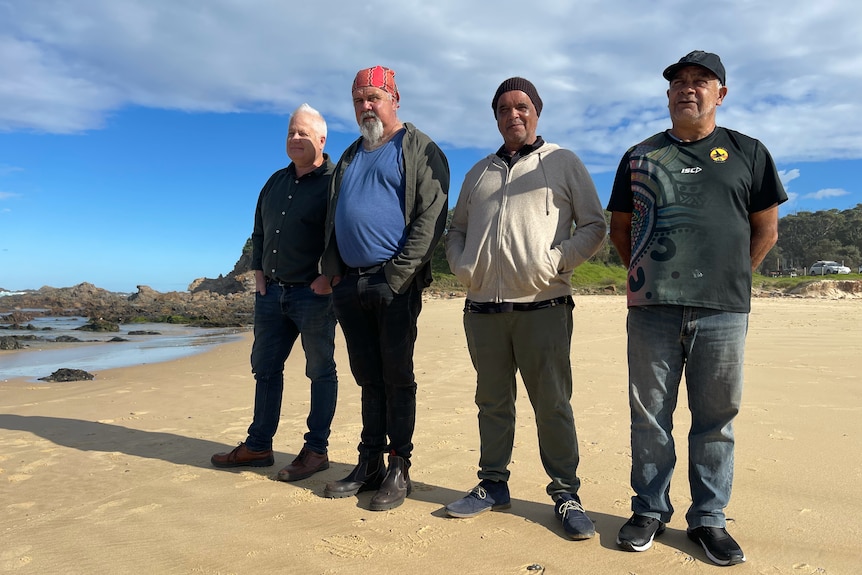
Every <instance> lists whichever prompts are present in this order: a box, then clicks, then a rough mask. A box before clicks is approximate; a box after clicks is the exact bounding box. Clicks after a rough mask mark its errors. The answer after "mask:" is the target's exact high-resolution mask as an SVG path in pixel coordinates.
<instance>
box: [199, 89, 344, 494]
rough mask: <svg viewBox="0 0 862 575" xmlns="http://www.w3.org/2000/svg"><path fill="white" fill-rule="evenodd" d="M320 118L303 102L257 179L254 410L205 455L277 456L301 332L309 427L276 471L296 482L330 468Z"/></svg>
mask: <svg viewBox="0 0 862 575" xmlns="http://www.w3.org/2000/svg"><path fill="white" fill-rule="evenodd" d="M325 143H326V122H325V121H324V119H323V116H321V115H320V113H319V112H318V111H317V110H315V109H314V108H312V107H311V106H309V105H308V104H302V105H301V106H299V107H298V108H297V109H296V111H295V112H294V113H293V114H292V115H291V118H290V123H289V125H288V130H287V143H286V148H287V155H288V157H289V158H290V159H291V162H290V164H289V165H288V166H287V167H286V168H282V169H281V170H278V171H277V172H275V173H274V174H273V175H272V176H271V177H270V178H269V181H267V183H266V185H264V187H263V189H262V190H261V192H260V196H259V197H258V201H257V209H256V210H255V214H254V230H253V232H252V235H251V243H252V253H251V268H252V269H253V270H254V279H255V302H254V344H253V345H252V351H251V367H252V372H253V373H254V377H255V381H256V384H255V398H254V417H253V420H252V423H251V426H250V427H249V428H248V437H247V439H246V440H245V442H243V443H240V444H239V446H238V447H236V448H235V449H234V450H233V451H230V452H226V453H217V454H215V455H213V456H212V460H211V461H212V464H213V465H214V466H216V467H240V466H251V467H268V466H270V465H273V463H275V459H274V457H273V452H272V439H273V436H275V432H276V429H277V428H278V422H279V416H280V414H281V402H282V392H283V389H284V362H285V361H286V360H287V357H288V355H290V351H291V349H292V348H293V344H294V343H295V342H296V339H297V338H298V337H301V338H302V348H303V350H304V351H305V361H306V367H305V373H306V375H307V376H308V378H309V379H310V380H311V408H310V411H309V414H308V418H307V420H306V424H307V425H308V432H307V433H306V434H305V438H304V440H305V441H304V445H303V447H302V449H301V450H300V452H299V454H298V455H297V456H296V458H295V459H294V460H293V462H292V463H290V464H289V465H288V466H286V467H285V468H284V469H282V470H281V471H279V472H278V475H277V477H276V478H277V479H278V480H280V481H297V480H300V479H305V478H307V477H310V476H311V475H313V474H314V473H317V472H318V471H322V470H324V469H328V468H329V458H328V456H327V446H328V440H329V434H330V425H331V423H332V418H333V416H334V415H335V404H336V398H337V395H338V379H337V375H336V370H335V360H334V357H333V356H334V352H335V313H334V311H333V308H332V297H331V294H332V288H331V287H330V285H329V280H328V279H327V278H326V277H325V276H323V275H321V273H320V271H319V269H320V268H319V264H320V257H321V255H322V254H323V246H324V224H325V221H326V203H327V191H328V189H329V182H330V179H331V176H332V172H333V170H334V168H335V165H334V164H333V163H332V162H331V161H330V159H329V155H328V154H325V153H324V152H323V146H324V144H325Z"/></svg>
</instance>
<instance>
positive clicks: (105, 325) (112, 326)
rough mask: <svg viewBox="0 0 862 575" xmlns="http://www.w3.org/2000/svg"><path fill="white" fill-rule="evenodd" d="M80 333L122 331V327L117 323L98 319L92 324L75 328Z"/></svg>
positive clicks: (91, 321)
mask: <svg viewBox="0 0 862 575" xmlns="http://www.w3.org/2000/svg"><path fill="white" fill-rule="evenodd" d="M75 329H76V330H78V331H120V326H119V325H117V324H116V323H115V322H112V321H108V320H106V319H102V318H98V319H91V320H90V323H88V324H86V325H82V326H81V327H76V328H75Z"/></svg>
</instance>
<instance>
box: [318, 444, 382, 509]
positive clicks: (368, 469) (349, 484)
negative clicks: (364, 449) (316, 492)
mask: <svg viewBox="0 0 862 575" xmlns="http://www.w3.org/2000/svg"><path fill="white" fill-rule="evenodd" d="M385 475H386V469H385V468H384V467H383V454H382V453H380V454H378V455H373V456H371V457H363V456H362V455H360V456H359V464H357V466H356V467H354V468H353V471H351V472H350V475H348V476H347V477H345V478H344V479H342V480H340V481H332V482H330V483H327V484H326V487H325V488H324V489H323V496H324V497H331V498H335V499H338V498H341V497H350V496H351V495H356V494H357V493H361V492H363V491H370V490H372V489H377V488H378V487H380V484H381V482H382V481H383V477H384V476H385Z"/></svg>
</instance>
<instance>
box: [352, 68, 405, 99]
mask: <svg viewBox="0 0 862 575" xmlns="http://www.w3.org/2000/svg"><path fill="white" fill-rule="evenodd" d="M366 86H372V87H374V88H380V89H381V90H383V91H384V92H389V93H390V94H392V95H393V96H394V97H395V101H396V102H398V101H400V100H401V96H400V95H399V94H398V86H396V85H395V70H392V69H390V68H384V67H383V66H374V67H373V68H366V69H364V70H360V71H359V72H357V74H356V78H355V79H354V80H353V87H352V88H351V89H350V91H351V92H355V91H356V90H357V89H359V88H365V87H366Z"/></svg>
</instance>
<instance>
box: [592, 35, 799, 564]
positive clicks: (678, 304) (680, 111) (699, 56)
mask: <svg viewBox="0 0 862 575" xmlns="http://www.w3.org/2000/svg"><path fill="white" fill-rule="evenodd" d="M662 75H663V76H664V78H665V80H667V81H668V83H669V87H668V90H667V99H668V110H669V111H670V120H671V128H670V129H669V130H665V131H663V132H660V133H658V134H655V135H653V136H651V137H649V138H648V139H646V140H644V141H643V142H641V143H639V144H637V145H635V146H633V147H631V148H630V149H629V150H628V151H627V152H626V153H625V155H624V156H623V158H622V160H621V161H620V164H619V167H618V169H617V174H616V178H615V180H614V185H613V189H612V191H611V198H610V201H609V203H608V210H609V211H610V212H612V215H611V232H610V237H611V241H612V242H613V244H614V246H615V247H616V249H617V251H618V252H619V254H620V259H621V260H622V261H623V263H624V264H626V265H627V266H628V289H627V299H628V318H627V323H626V325H627V330H628V392H629V405H630V408H631V451H632V470H631V485H632V489H633V490H634V492H635V495H634V496H633V497H632V512H633V514H632V516H631V518H630V519H629V520H628V521H627V522H626V523H625V524H624V525H623V526H622V528H621V529H620V531H619V535H618V536H617V544H618V545H619V546H620V547H622V548H623V549H625V550H627V551H646V550H647V549H649V548H650V547H651V546H652V544H653V539H654V538H655V537H657V536H659V535H661V534H662V533H663V532H664V530H665V525H666V524H667V523H668V521H670V519H671V516H672V515H673V512H674V508H673V505H672V504H671V498H670V484H671V477H672V475H673V471H674V467H675V465H676V453H675V449H674V438H673V434H672V431H673V424H674V411H675V409H676V406H677V398H678V395H679V388H680V382H681V380H682V376H683V374H685V386H686V390H687V395H688V409H689V411H690V412H691V429H690V431H689V434H688V455H689V457H688V459H689V462H688V480H689V489H690V493H691V504H690V505H689V508H688V511H687V513H686V515H685V519H686V523H687V524H688V529H687V533H688V537H689V539H691V540H692V541H694V542H696V543H698V544H699V545H700V546H702V547H703V549H704V551H705V553H706V556H707V557H708V558H709V560H710V561H712V562H713V563H716V564H718V565H734V564H737V563H742V562H743V561H745V554H744V553H743V552H742V549H741V548H740V546H739V544H737V542H736V541H735V540H734V539H733V537H731V536H730V534H729V533H728V532H727V529H726V518H725V513H724V509H725V507H727V505H728V502H729V501H730V492H731V486H732V484H733V455H734V433H733V420H734V418H735V417H736V414H737V413H738V412H739V406H740V401H741V399H742V381H743V356H744V350H745V336H746V333H747V331H748V314H749V311H750V310H751V274H752V270H754V269H755V268H756V267H757V266H759V265H760V263H761V262H762V261H763V258H764V257H765V256H766V254H767V252H768V251H769V250H770V248H771V247H772V246H773V245H774V244H775V242H776V240H777V239H778V205H779V204H780V203H782V202H784V201H786V200H787V194H785V192H784V188H783V186H782V185H781V181H780V179H779V177H778V172H777V170H776V168H775V163H774V162H773V160H772V157H771V156H770V155H769V152H768V151H767V150H766V147H765V146H764V145H763V144H762V143H761V142H759V141H757V140H755V139H754V138H751V137H749V136H746V135H744V134H741V133H739V132H736V131H733V130H729V129H727V128H723V127H719V126H717V125H716V120H715V118H716V110H717V109H718V107H719V106H721V105H722V103H723V102H724V98H725V96H726V95H727V86H726V83H725V70H724V64H722V63H721V59H720V58H719V57H718V55H717V54H713V53H710V52H704V51H701V50H695V51H693V52H689V53H688V54H686V55H685V56H683V57H682V58H681V59H680V60H679V61H678V62H675V63H673V64H671V65H670V66H668V67H667V68H665V70H664V72H663V74H662Z"/></svg>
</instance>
